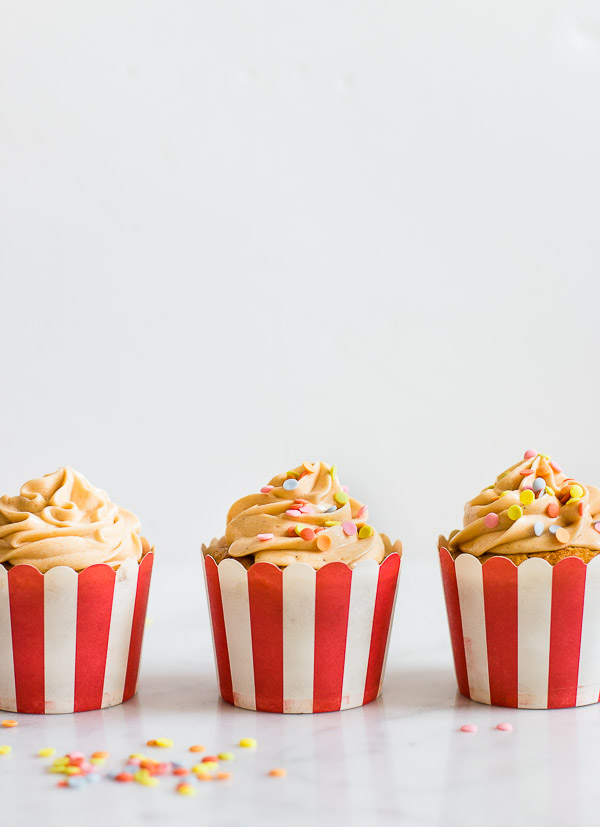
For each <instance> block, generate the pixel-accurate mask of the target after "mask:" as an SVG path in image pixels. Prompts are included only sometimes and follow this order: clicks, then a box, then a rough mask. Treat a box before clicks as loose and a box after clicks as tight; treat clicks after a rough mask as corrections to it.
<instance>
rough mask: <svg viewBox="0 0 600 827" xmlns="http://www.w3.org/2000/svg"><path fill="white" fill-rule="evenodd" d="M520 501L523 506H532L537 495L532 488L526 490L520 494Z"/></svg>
mask: <svg viewBox="0 0 600 827" xmlns="http://www.w3.org/2000/svg"><path fill="white" fill-rule="evenodd" d="M519 499H520V500H521V502H522V503H523V505H531V503H532V502H533V501H534V500H535V494H534V493H533V491H532V490H531V489H530V488H525V489H524V490H523V491H521V493H520V494H519Z"/></svg>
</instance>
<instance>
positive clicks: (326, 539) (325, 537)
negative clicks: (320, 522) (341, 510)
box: [317, 534, 331, 551]
mask: <svg viewBox="0 0 600 827" xmlns="http://www.w3.org/2000/svg"><path fill="white" fill-rule="evenodd" d="M317 548H318V549H319V551H329V549H330V548H331V537H330V536H329V534H320V535H319V536H318V537H317Z"/></svg>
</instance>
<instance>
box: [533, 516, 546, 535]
mask: <svg viewBox="0 0 600 827" xmlns="http://www.w3.org/2000/svg"><path fill="white" fill-rule="evenodd" d="M533 530H534V531H535V535H536V537H539V536H540V534H543V533H544V523H542V522H541V520H538V521H537V522H536V523H534V524H533Z"/></svg>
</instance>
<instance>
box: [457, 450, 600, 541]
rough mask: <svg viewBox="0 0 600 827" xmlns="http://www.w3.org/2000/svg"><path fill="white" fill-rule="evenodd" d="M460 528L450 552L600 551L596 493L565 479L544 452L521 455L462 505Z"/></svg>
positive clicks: (599, 505) (599, 509)
mask: <svg viewBox="0 0 600 827" xmlns="http://www.w3.org/2000/svg"><path fill="white" fill-rule="evenodd" d="M463 526H464V527H463V528H462V530H461V531H458V532H455V533H454V534H453V535H451V537H450V541H449V548H450V550H451V551H454V552H468V553H469V554H474V555H475V556H477V557H480V556H481V555H483V554H487V553H492V554H497V555H508V556H510V555H511V554H536V553H539V552H553V551H560V550H562V549H565V548H569V547H574V548H585V549H592V550H595V551H600V533H599V532H600V490H599V489H598V488H595V487H594V486H591V485H588V486H586V485H584V484H583V483H581V482H578V481H576V480H574V479H571V478H570V477H567V476H566V475H565V474H564V473H563V471H562V469H561V468H560V466H559V465H557V464H556V463H555V462H552V460H551V459H550V457H548V456H546V455H545V454H538V453H536V452H535V451H526V452H525V457H524V459H523V460H521V461H520V462H517V463H516V464H515V465H513V466H512V467H511V468H509V469H508V470H507V471H504V473H502V474H500V476H499V477H498V479H497V480H496V482H495V483H494V485H490V486H489V488H484V490H483V491H482V492H481V493H480V494H478V496H477V497H475V498H474V499H473V500H470V501H469V502H468V503H467V504H466V505H465V515H464V521H463Z"/></svg>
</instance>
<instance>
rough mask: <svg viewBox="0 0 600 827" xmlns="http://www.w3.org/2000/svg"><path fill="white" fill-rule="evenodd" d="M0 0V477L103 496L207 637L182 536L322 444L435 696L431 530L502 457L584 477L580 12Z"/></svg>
mask: <svg viewBox="0 0 600 827" xmlns="http://www.w3.org/2000/svg"><path fill="white" fill-rule="evenodd" d="M0 11H1V21H0V119H1V122H0V278H1V288H2V289H1V293H0V308H1V311H2V316H1V325H0V343H1V346H2V350H1V358H2V363H1V364H2V373H1V375H2V379H1V389H2V403H1V418H0V423H1V427H2V437H3V438H2V446H3V447H2V461H1V463H0V489H1V491H2V492H3V493H4V492H6V493H10V494H14V493H16V492H17V490H18V488H19V486H20V484H21V483H22V482H24V481H25V480H27V479H29V478H30V477H33V476H38V475H40V474H42V473H47V472H50V471H53V470H54V469H55V468H56V467H58V466H59V465H62V464H70V465H73V466H74V467H75V468H77V469H78V470H80V471H81V472H83V473H84V474H85V475H86V476H87V477H88V478H89V479H90V480H91V481H92V482H93V483H95V484H97V485H98V486H100V487H103V488H105V489H106V490H108V492H109V493H110V494H111V496H112V497H113V499H114V500H115V501H117V502H118V503H120V504H122V505H123V506H125V507H127V508H130V509H131V510H133V511H135V512H136V513H137V514H138V515H139V517H140V519H141V521H142V526H143V530H144V533H145V534H146V535H147V536H148V537H149V538H150V540H151V541H152V542H153V543H154V544H155V545H156V548H157V550H158V553H159V556H158V559H157V566H156V577H155V583H154V586H153V589H154V598H153V601H152V607H151V612H152V614H153V616H154V618H155V621H156V622H157V623H158V624H159V625H160V624H161V623H163V624H169V623H171V624H174V627H173V628H176V627H177V623H178V622H179V619H180V618H181V613H182V612H184V611H187V610H189V611H191V612H192V615H190V617H191V618H192V620H191V621H190V622H193V624H194V625H195V626H196V627H197V637H198V639H199V640H204V639H205V637H206V635H207V621H206V615H205V612H204V608H203V601H204V598H203V596H202V584H201V574H200V567H199V563H198V549H199V546H200V543H201V542H202V541H203V540H206V539H210V538H211V537H212V536H213V535H215V534H218V533H220V532H221V531H222V530H223V527H224V521H225V514H226V511H227V508H228V506H229V504H230V503H231V502H232V501H233V500H235V499H237V498H238V497H240V496H242V495H243V494H245V493H248V492H250V491H253V490H256V489H257V488H258V487H260V486H261V485H263V484H265V483H266V482H267V481H268V479H269V478H270V477H271V476H273V475H274V474H276V473H278V472H279V471H282V470H285V469H287V468H290V467H293V466H295V465H297V464H299V463H300V462H302V461H303V460H313V459H323V460H325V461H327V462H332V463H333V462H334V463H336V464H337V465H338V468H339V469H340V476H341V479H342V482H345V483H347V484H348V485H349V486H350V490H351V492H352V494H354V495H355V496H357V497H358V498H359V499H362V500H363V501H366V502H367V503H368V504H369V506H370V513H371V521H372V522H373V523H374V525H375V526H376V527H378V528H379V529H380V530H383V531H385V532H387V533H388V534H390V535H391V536H392V537H393V538H394V539H395V538H396V537H400V538H401V539H402V540H403V542H404V546H405V552H406V557H405V570H404V575H403V585H402V591H401V599H400V601H399V612H400V615H399V622H398V623H397V624H396V631H395V635H394V639H393V647H395V649H394V648H393V652H392V656H391V657H392V658H394V657H398V658H400V655H396V654H394V652H397V653H401V652H405V653H406V655H407V657H409V656H412V657H414V658H416V659H417V660H418V659H419V658H420V657H421V654H422V653H424V652H426V651H428V650H427V647H428V646H433V649H432V650H431V651H433V650H434V649H435V651H436V652H437V651H439V653H440V655H439V658H441V660H440V661H439V662H440V663H441V664H442V666H441V667H440V668H443V670H446V671H445V672H443V674H444V675H446V678H444V680H446V679H447V681H448V687H451V686H452V680H453V679H452V676H451V672H450V671H449V670H450V667H449V653H448V649H449V646H448V641H447V637H446V636H447V632H446V630H445V626H444V623H445V621H444V617H443V608H442V607H441V599H442V598H441V589H440V587H439V578H438V574H437V571H436V567H437V562H436V554H435V541H436V538H437V535H438V534H439V533H440V532H447V531H449V530H450V529H452V528H454V527H457V526H458V525H459V523H460V520H461V512H462V505H463V502H464V501H465V500H466V499H467V498H469V497H471V496H473V495H474V494H475V493H476V492H477V491H479V490H480V489H481V488H482V487H484V486H486V485H489V484H490V483H491V482H492V481H493V479H494V478H495V476H496V474H497V473H498V472H500V471H501V470H503V469H504V468H505V467H507V466H508V465H510V464H512V463H513V462H515V461H516V460H517V459H518V458H519V457H520V456H521V455H522V453H523V451H524V450H525V449H526V448H530V447H533V448H535V449H537V450H540V451H545V452H549V453H550V454H551V455H552V456H553V457H554V458H555V459H556V460H557V461H559V462H560V463H561V464H562V465H563V466H564V467H565V470H566V471H567V472H569V473H570V474H571V475H572V476H575V477H579V478H580V479H582V480H583V481H584V482H589V483H596V484H598V483H600V463H599V461H598V451H597V445H596V442H597V440H596V435H597V408H598V402H599V378H598V371H597V365H598V353H599V347H598V332H597V326H598V318H599V316H598V312H599V307H600V303H599V300H600V286H599V282H598V260H599V253H600V233H599V232H598V223H599V200H600V167H599V164H598V152H599V150H598V147H599V146H600V107H599V105H598V101H599V100H600V10H599V8H598V5H597V4H595V3H592V2H583V0H571V2H567V1H566V0H552V1H549V0H544V1H543V2H542V0H526V2H512V0H510V1H509V2H504V3H501V4H491V3H481V2H474V0H473V1H472V2H468V1H467V0H464V1H463V2H459V0H448V1H446V2H441V1H440V2H433V1H432V0H422V1H421V2H395V3H394V2H382V0H371V2H362V3H361V2H332V0H325V2H312V0H308V2H302V3H291V2H265V0H254V2H252V3H247V2H232V0H224V2H219V3H210V2H192V1H191V0H190V1H189V2H187V1H184V0H177V2H173V3H161V2H158V1H157V0H144V2H141V0H140V2H132V1H131V0H119V2H114V1H112V0H105V2H102V3H100V2H96V3H81V2H75V0H73V2H60V0H58V1H57V2H55V3H45V2H41V0H38V1H37V2H32V1H30V2H21V0H19V1H18V2H17V0H0ZM174 573H175V574H176V575H177V577H178V578H179V579H175V580H174V578H173V575H174ZM184 582H185V583H186V584H187V585H186V587H185V589H184V587H183V585H181V584H182V583H184ZM178 584H179V585H178ZM190 584H191V585H190ZM186 589H187V591H186ZM192 589H193V590H192ZM185 595H187V597H185ZM186 600H187V601H188V602H187V604H186ZM184 605H187V606H188V609H185V608H184ZM187 617H188V616H187V615H186V618H187ZM169 628H170V627H169ZM186 628H187V627H186ZM434 643H435V646H434ZM173 645H175V644H173ZM436 646H437V647H438V648H435V647H436ZM193 651H195V650H193ZM202 651H204V643H203V644H202ZM206 651H208V650H206ZM436 657H437V655H436ZM157 658H158V660H156V661H155V668H154V671H153V670H151V669H150V668H148V673H152V674H158V673H159V672H160V668H159V663H160V659H159V655H158V654H157ZM432 658H433V656H432ZM434 660H435V658H433V660H432V661H431V662H432V663H433V662H434ZM192 662H193V663H194V666H193V668H194V669H196V668H197V667H198V662H196V661H194V658H193V657H192V658H190V664H191V663H192ZM190 668H192V667H191V666H190ZM210 668H211V667H210V655H209V654H208V655H207V656H206V663H205V668H204V667H203V669H201V670H199V671H201V672H202V674H204V673H205V672H206V669H210ZM398 674H400V673H398ZM398 679H399V678H398ZM210 680H212V676H210ZM412 680H413V683H414V681H415V680H417V682H418V679H417V678H416V677H415V676H413V678H412ZM142 686H143V685H142ZM170 689H172V687H170ZM390 691H393V690H390ZM448 693H449V697H450V696H451V694H452V692H451V690H450V689H448ZM208 694H209V693H208V690H207V695H208ZM349 714H352V713H349ZM554 720H556V718H555V719H554ZM241 734H245V733H241ZM149 737H152V735H150V736H149ZM424 755H425V754H424ZM431 823H435V822H431Z"/></svg>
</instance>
